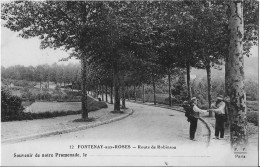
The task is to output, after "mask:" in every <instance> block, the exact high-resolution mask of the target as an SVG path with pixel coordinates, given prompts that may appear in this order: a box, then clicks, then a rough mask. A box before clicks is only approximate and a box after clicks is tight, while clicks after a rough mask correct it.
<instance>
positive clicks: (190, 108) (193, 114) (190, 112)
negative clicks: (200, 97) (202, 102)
mask: <svg viewBox="0 0 260 167" xmlns="http://www.w3.org/2000/svg"><path fill="white" fill-rule="evenodd" d="M183 108H184V110H185V111H186V112H185V116H186V117H187V118H188V122H190V140H193V141H194V140H195V139H194V138H195V133H196V130H197V124H198V118H199V113H205V112H207V110H201V109H199V108H198V107H197V98H196V97H193V98H191V101H190V105H188V103H187V102H184V104H183Z"/></svg>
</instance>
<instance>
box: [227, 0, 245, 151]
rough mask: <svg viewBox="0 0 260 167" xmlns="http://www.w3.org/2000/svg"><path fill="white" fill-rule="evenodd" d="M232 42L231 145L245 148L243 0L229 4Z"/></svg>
mask: <svg viewBox="0 0 260 167" xmlns="http://www.w3.org/2000/svg"><path fill="white" fill-rule="evenodd" d="M227 12H228V16H229V27H228V28H229V31H230V43H229V54H228V56H227V58H226V61H227V62H226V63H227V65H226V67H227V68H226V75H227V76H228V77H227V76H226V93H227V95H228V96H229V97H230V100H231V102H230V109H229V110H230V114H231V120H230V121H231V126H230V135H231V145H232V146H233V147H239V148H241V147H242V148H244V147H245V146H246V145H247V142H248V135H247V120H246V94H245V83H244V78H245V76H244V58H243V37H244V18H243V1H242V0H239V1H237V0H230V1H229V4H228V10H227Z"/></svg>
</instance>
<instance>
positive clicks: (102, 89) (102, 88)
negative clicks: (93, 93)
mask: <svg viewBox="0 0 260 167" xmlns="http://www.w3.org/2000/svg"><path fill="white" fill-rule="evenodd" d="M100 88H101V89H100V90H101V95H102V101H104V86H103V85H101V86H100Z"/></svg>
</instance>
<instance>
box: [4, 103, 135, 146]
mask: <svg viewBox="0 0 260 167" xmlns="http://www.w3.org/2000/svg"><path fill="white" fill-rule="evenodd" d="M112 110H113V106H112V105H110V104H108V108H104V109H100V110H98V111H94V112H90V113H89V118H92V119H93V121H91V122H81V121H79V120H80V118H81V115H80V114H77V115H69V116H61V117H55V118H50V119H39V120H25V121H12V122H2V123H1V131H2V133H1V138H2V143H5V142H14V141H22V140H26V139H27V138H28V139H34V138H39V137H44V136H50V135H54V134H62V133H67V132H71V131H77V130H82V129H86V128H90V127H94V126H98V125H101V124H105V123H109V122H113V121H116V120H119V119H120V118H122V119H123V118H124V117H126V116H128V115H130V114H131V112H132V110H130V109H127V110H122V111H124V113H122V114H114V113H111V112H110V111H112Z"/></svg>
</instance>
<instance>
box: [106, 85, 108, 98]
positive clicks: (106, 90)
mask: <svg viewBox="0 0 260 167" xmlns="http://www.w3.org/2000/svg"><path fill="white" fill-rule="evenodd" d="M106 102H108V100H107V85H106Z"/></svg>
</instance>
